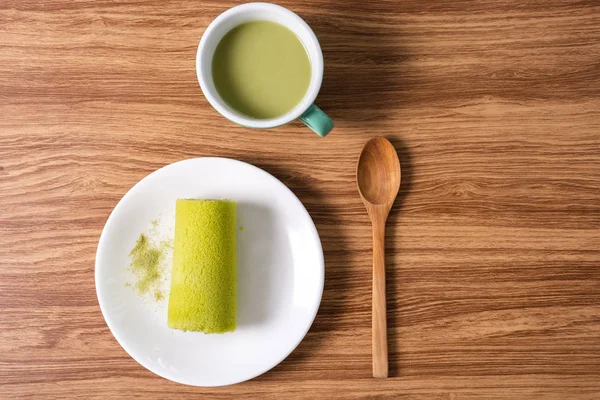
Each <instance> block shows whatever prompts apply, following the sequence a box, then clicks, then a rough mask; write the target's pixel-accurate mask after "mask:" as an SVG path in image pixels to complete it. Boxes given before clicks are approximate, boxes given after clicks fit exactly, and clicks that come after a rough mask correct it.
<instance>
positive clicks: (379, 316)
mask: <svg viewBox="0 0 600 400" xmlns="http://www.w3.org/2000/svg"><path fill="white" fill-rule="evenodd" d="M400 180H401V172H400V161H399V160H398V153H396V149H395V148H394V146H393V145H392V144H391V143H390V142H389V140H387V139H385V138H382V137H376V138H373V139H371V140H369V141H368V142H367V143H366V144H365V146H364V147H363V149H362V152H361V154H360V157H359V159H358V165H357V167H356V181H357V183H358V191H359V193H360V197H361V198H362V199H363V202H364V203H365V207H366V208H367V212H368V213H369V217H370V218H371V225H372V226H373V312H372V324H373V376H374V377H375V378H387V376H388V349H387V315H386V314H387V310H386V301H385V222H386V220H387V217H388V214H389V212H390V209H391V208H392V205H393V204H394V200H395V199H396V196H397V195H398V190H399V189H400Z"/></svg>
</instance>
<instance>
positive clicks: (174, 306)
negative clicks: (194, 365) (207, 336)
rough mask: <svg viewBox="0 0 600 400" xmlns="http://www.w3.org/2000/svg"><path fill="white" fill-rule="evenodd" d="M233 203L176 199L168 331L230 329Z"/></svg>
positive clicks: (234, 294)
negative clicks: (171, 329) (170, 329)
mask: <svg viewBox="0 0 600 400" xmlns="http://www.w3.org/2000/svg"><path fill="white" fill-rule="evenodd" d="M235 235H236V205H235V202H234V201H231V200H186V199H179V200H177V205H176V209H175V242H174V248H173V274H172V277H171V293H170V295H169V312H168V325H169V327H170V328H174V329H181V330H185V331H200V332H205V333H224V332H231V331H234V330H235V327H236V309H237V299H236V297H237V277H236V274H237V266H236V263H237V259H236V245H235Z"/></svg>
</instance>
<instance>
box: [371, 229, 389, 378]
mask: <svg viewBox="0 0 600 400" xmlns="http://www.w3.org/2000/svg"><path fill="white" fill-rule="evenodd" d="M372 222H373V311H372V316H373V377H374V378H387V376H388V345H387V311H386V304H385V218H374V220H373V221H372Z"/></svg>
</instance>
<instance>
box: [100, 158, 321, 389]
mask: <svg viewBox="0 0 600 400" xmlns="http://www.w3.org/2000/svg"><path fill="white" fill-rule="evenodd" d="M200 160H202V161H211V160H218V161H225V162H230V163H233V164H241V165H243V166H244V167H247V168H250V169H252V170H254V171H256V172H258V173H260V174H263V175H265V176H267V177H268V178H269V179H271V180H272V181H273V182H275V184H277V185H279V186H280V187H282V188H283V189H284V191H287V192H288V193H289V194H291V195H292V198H293V199H294V201H295V202H296V203H297V205H299V206H300V207H301V209H302V210H304V212H305V213H306V215H307V216H308V221H309V222H310V224H309V225H310V226H309V228H310V230H311V233H312V236H313V239H314V240H315V244H316V245H317V250H318V251H317V255H318V264H319V265H318V267H319V268H318V271H319V272H320V273H319V274H318V276H317V277H315V279H318V280H319V282H318V283H319V285H318V288H319V293H318V298H317V299H316V300H317V301H316V302H315V305H316V306H315V307H314V309H313V310H312V317H311V318H310V323H309V324H307V327H306V328H305V330H304V332H303V333H302V335H301V336H299V340H298V341H297V343H295V344H294V345H293V346H290V350H289V351H288V352H286V353H285V354H284V355H283V356H282V357H280V358H279V359H278V360H277V361H276V362H274V363H273V364H272V365H270V366H268V367H267V368H265V369H261V370H259V371H258V372H256V373H252V374H250V376H248V377H247V378H245V379H242V380H232V381H229V382H227V383H219V384H206V383H203V384H195V383H190V382H185V381H183V380H182V379H178V378H177V376H173V375H168V376H167V374H162V373H159V372H158V371H155V370H154V369H152V368H151V367H149V366H147V365H146V364H144V363H143V362H142V361H141V357H136V356H134V355H133V354H132V353H133V352H131V351H130V348H129V347H128V345H126V344H125V343H124V341H123V338H122V337H121V338H120V337H119V336H120V335H118V334H116V333H115V329H114V325H113V323H112V322H110V321H111V317H110V314H109V313H108V311H106V310H105V309H104V308H103V306H102V303H103V298H104V296H105V295H104V294H102V293H101V290H99V282H100V279H99V270H100V268H101V267H100V265H101V264H102V262H101V261H102V255H101V253H102V252H101V250H103V249H104V247H106V246H107V244H106V241H107V240H108V239H107V238H106V234H105V232H106V231H107V227H109V226H112V225H113V224H115V221H116V214H115V212H116V210H117V208H118V207H119V205H120V204H121V203H123V202H124V201H126V200H127V199H128V198H129V197H131V196H133V192H134V191H135V189H136V187H138V186H139V185H141V184H142V183H143V182H144V181H146V180H149V179H150V178H151V177H152V176H154V175H156V174H158V173H159V172H160V171H162V170H164V169H166V168H172V167H174V166H175V165H178V164H185V163H192V162H195V161H200ZM94 288H95V290H96V297H97V300H98V305H99V306H100V311H101V313H102V317H103V318H104V322H105V323H106V325H107V326H108V329H109V330H110V332H111V334H112V336H113V337H114V338H115V340H116V341H117V343H118V344H119V345H120V346H121V348H122V349H123V350H125V352H126V353H127V354H128V355H129V356H130V357H131V358H133V359H134V360H135V361H136V362H137V363H138V364H140V365H141V366H142V367H144V368H145V369H147V370H148V371H150V372H152V373H154V374H155V375H158V376H160V377H161V378H164V379H168V380H170V381H173V382H176V383H179V384H183V385H187V386H194V387H219V386H229V385H234V384H237V383H241V382H245V381H248V380H251V379H254V378H256V377H257V376H260V375H262V374H264V373H266V372H268V371H270V370H271V369H273V368H275V367H276V366H277V365H279V364H280V363H281V362H282V361H283V360H285V359H286V358H287V357H289V356H290V355H291V354H292V353H293V352H294V350H296V348H297V347H298V346H299V345H300V343H301V342H302V341H303V340H304V338H305V337H306V335H307V333H308V331H309V330H310V328H311V327H312V325H313V323H314V321H315V318H316V317H317V314H318V312H319V308H320V307H321V301H322V299H323V291H324V288H325V255H324V253H323V246H322V243H321V237H320V236H319V232H318V230H317V227H316V225H315V222H314V221H313V219H312V216H311V215H310V213H309V212H308V210H307V209H306V207H305V206H304V204H303V203H302V202H301V201H300V199H299V198H298V196H296V194H295V193H294V192H293V191H292V190H291V189H290V188H289V187H287V185H285V184H284V183H283V182H282V181H280V180H279V179H278V178H277V177H275V176H274V175H272V174H270V173H269V172H267V171H265V170H264V169H262V168H259V167H257V166H255V165H252V164H250V163H247V162H245V161H240V160H236V159H233V158H228V157H194V158H188V159H184V160H179V161H176V162H173V163H171V164H167V165H164V166H162V167H160V168H158V169H157V170H155V171H153V172H151V173H149V174H148V175H146V176H145V177H143V178H142V179H140V180H139V181H138V182H136V183H135V184H134V185H133V186H132V187H131V188H129V190H128V191H127V193H125V194H124V195H123V197H121V199H120V200H119V201H118V202H117V204H116V205H115V206H114V207H113V209H112V211H111V212H110V214H109V216H108V218H107V219H106V222H105V224H104V227H103V228H102V232H101V233H100V238H99V240H98V245H97V248H96V255H95V260H94Z"/></svg>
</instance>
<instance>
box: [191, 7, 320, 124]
mask: <svg viewBox="0 0 600 400" xmlns="http://www.w3.org/2000/svg"><path fill="white" fill-rule="evenodd" d="M257 9H258V10H266V11H277V12H282V13H285V14H287V15H288V16H289V17H290V18H292V19H294V20H295V21H296V22H297V23H298V24H299V25H300V26H301V27H302V29H303V30H304V31H305V32H306V34H307V36H308V38H309V43H306V41H303V40H302V39H300V38H298V40H300V41H301V42H302V44H303V45H304V46H305V47H307V52H308V53H309V56H310V55H311V54H312V51H310V50H309V49H308V46H312V48H313V49H314V52H315V55H316V58H317V59H316V60H313V59H312V57H310V62H311V64H314V67H315V68H313V69H311V73H312V74H313V75H314V76H311V81H310V84H309V86H308V89H307V91H306V94H305V95H304V97H303V98H302V100H300V102H299V103H298V104H297V105H296V107H294V108H293V109H292V110H291V111H289V112H287V113H286V114H283V115H281V116H279V117H276V118H269V119H256V118H251V117H247V116H244V115H242V114H240V113H238V112H236V111H235V110H233V109H232V108H231V107H229V106H228V105H226V104H225V102H224V101H222V100H221V99H220V97H219V96H218V94H215V93H213V91H212V90H211V89H210V88H209V86H208V84H207V83H206V82H205V79H204V74H203V66H202V56H203V55H204V52H205V48H206V46H207V43H208V40H209V37H210V36H211V35H212V34H213V32H214V31H215V29H216V28H217V27H218V26H220V25H221V24H222V23H224V22H225V21H226V20H228V19H229V18H231V17H233V16H235V15H237V14H238V13H244V12H248V11H252V10H257ZM281 25H284V26H286V25H285V24H281ZM286 27H287V26H286ZM288 29H289V28H288ZM220 39H221V38H219V40H220ZM210 65H211V66H212V60H211V63H210ZM314 69H316V74H315V73H314ZM196 76H197V78H198V82H199V83H200V88H201V89H202V93H204V97H206V99H207V100H208V102H209V103H210V105H211V106H212V107H213V108H214V109H215V110H217V112H218V113H219V114H221V115H222V116H224V117H225V118H227V119H228V120H230V121H232V122H235V123H236V124H239V125H242V126H246V127H250V128H274V127H277V126H281V125H285V124H287V123H288V122H291V121H293V120H295V119H298V118H299V117H300V116H301V115H302V113H304V112H305V111H306V110H307V109H308V108H309V107H310V106H311V105H312V104H313V103H314V101H315V99H316V97H317V95H318V94H319V90H320V89H321V84H322V81H323V52H322V51H321V46H320V44H319V40H318V39H317V36H316V35H315V33H314V32H313V30H312V29H311V28H310V26H309V25H308V24H307V23H306V21H304V20H303V19H302V18H301V17H300V16H299V15H298V14H296V13H294V12H293V11H291V10H288V9H287V8H285V7H282V6H279V5H276V4H271V3H264V2H252V3H245V4H241V5H238V6H235V7H232V8H230V9H228V10H226V11H224V12H223V13H221V14H220V15H219V16H217V17H216V18H215V19H214V20H213V21H212V22H211V23H210V24H209V25H208V27H207V28H206V30H205V31H204V34H203V35H202V38H201V39H200V43H199V44H198V51H197V53H196Z"/></svg>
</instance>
